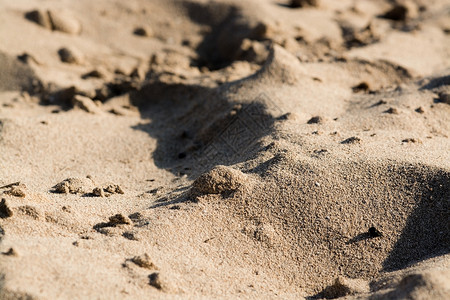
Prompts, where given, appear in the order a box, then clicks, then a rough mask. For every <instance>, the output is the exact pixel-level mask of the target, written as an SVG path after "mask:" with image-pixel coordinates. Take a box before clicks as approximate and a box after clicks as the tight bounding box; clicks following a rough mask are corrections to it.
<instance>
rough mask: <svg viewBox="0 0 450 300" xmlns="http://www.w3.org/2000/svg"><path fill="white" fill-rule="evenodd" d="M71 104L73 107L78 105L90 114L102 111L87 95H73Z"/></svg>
mask: <svg viewBox="0 0 450 300" xmlns="http://www.w3.org/2000/svg"><path fill="white" fill-rule="evenodd" d="M72 104H73V106H74V107H78V108H80V109H82V110H84V111H85V112H88V113H91V114H100V113H101V112H102V111H101V109H99V107H98V106H97V104H95V102H94V101H93V100H92V99H91V98H89V97H85V96H81V95H75V96H74V97H73V100H72Z"/></svg>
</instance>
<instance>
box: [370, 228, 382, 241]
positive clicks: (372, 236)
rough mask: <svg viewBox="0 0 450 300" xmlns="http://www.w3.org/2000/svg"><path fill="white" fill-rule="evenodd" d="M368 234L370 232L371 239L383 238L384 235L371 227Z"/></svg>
mask: <svg viewBox="0 0 450 300" xmlns="http://www.w3.org/2000/svg"><path fill="white" fill-rule="evenodd" d="M368 232H369V236H370V237H371V238H376V237H381V236H383V234H382V233H381V232H380V231H379V230H378V229H376V228H375V227H374V226H372V227H370V228H369V231H368Z"/></svg>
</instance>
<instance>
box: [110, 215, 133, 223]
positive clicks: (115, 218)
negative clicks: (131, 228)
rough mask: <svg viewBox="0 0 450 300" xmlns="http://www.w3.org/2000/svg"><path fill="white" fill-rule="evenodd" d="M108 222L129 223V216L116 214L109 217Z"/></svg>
mask: <svg viewBox="0 0 450 300" xmlns="http://www.w3.org/2000/svg"><path fill="white" fill-rule="evenodd" d="M109 224H110V225H121V224H131V220H130V218H128V217H126V216H124V215H122V214H116V215H114V216H112V217H109Z"/></svg>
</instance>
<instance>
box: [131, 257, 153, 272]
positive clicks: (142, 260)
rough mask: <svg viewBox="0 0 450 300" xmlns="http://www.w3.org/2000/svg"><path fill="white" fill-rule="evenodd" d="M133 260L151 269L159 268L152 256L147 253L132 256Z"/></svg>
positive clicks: (140, 265)
mask: <svg viewBox="0 0 450 300" xmlns="http://www.w3.org/2000/svg"><path fill="white" fill-rule="evenodd" d="M131 261H132V262H133V263H135V264H136V265H138V266H139V267H141V268H145V269H149V270H157V269H158V268H157V267H156V266H155V264H154V263H153V262H152V260H151V259H150V256H149V255H148V254H147V253H144V254H142V255H138V256H135V257H133V258H131Z"/></svg>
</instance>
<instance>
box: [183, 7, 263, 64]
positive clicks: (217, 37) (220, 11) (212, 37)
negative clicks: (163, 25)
mask: <svg viewBox="0 0 450 300" xmlns="http://www.w3.org/2000/svg"><path fill="white" fill-rule="evenodd" d="M184 8H185V9H186V11H187V13H188V15H189V17H190V18H191V19H192V20H193V21H195V22H197V23H199V24H202V25H206V26H208V27H209V30H208V31H206V32H205V34H204V38H203V40H202V41H201V42H200V44H199V45H198V46H197V48H196V51H197V53H198V59H197V60H196V61H194V62H193V65H196V66H198V67H200V68H201V67H206V68H208V69H210V70H218V69H221V68H224V67H226V66H228V65H230V64H231V63H232V62H233V61H236V60H241V59H244V60H245V58H244V56H245V53H242V49H240V48H241V45H242V42H243V41H244V40H245V39H249V40H255V41H263V40H265V35H266V32H267V26H266V25H265V24H264V23H262V22H258V21H256V20H250V19H248V18H247V17H246V16H245V15H244V14H243V13H242V12H241V11H240V9H239V8H238V7H237V6H234V5H231V4H223V3H214V2H213V3H208V4H206V5H205V4H200V3H194V2H185V3H184Z"/></svg>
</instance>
